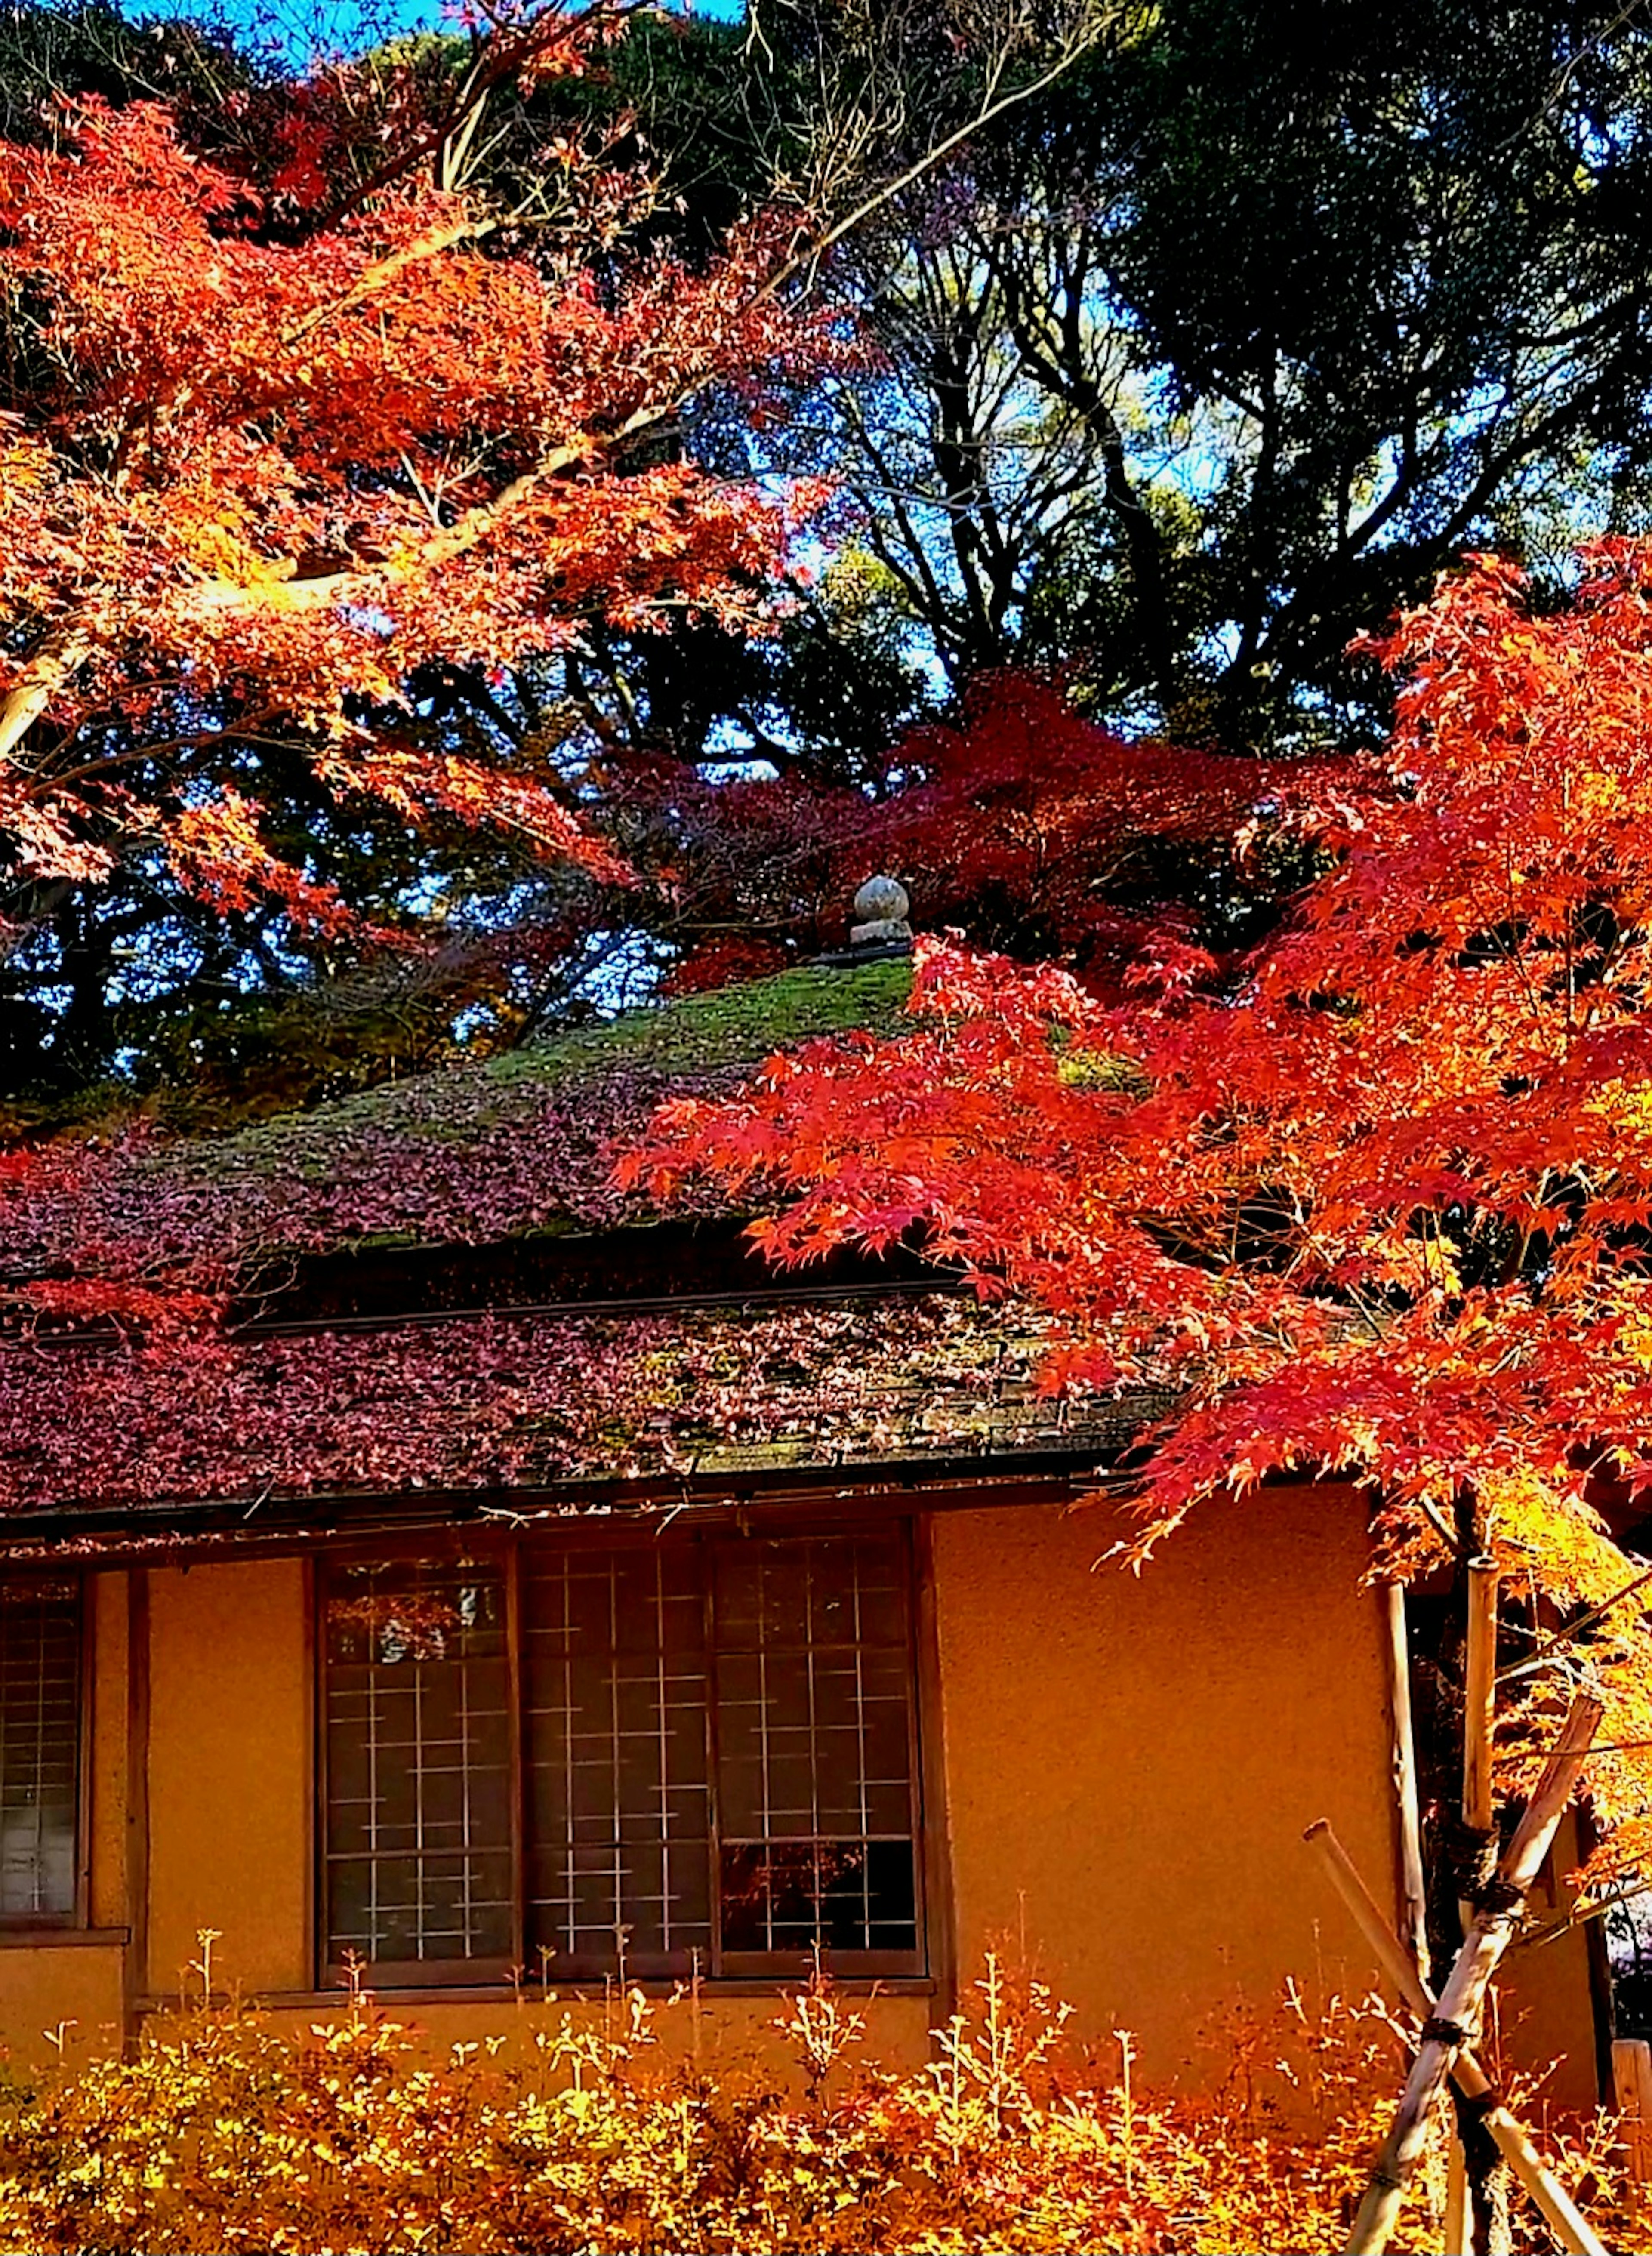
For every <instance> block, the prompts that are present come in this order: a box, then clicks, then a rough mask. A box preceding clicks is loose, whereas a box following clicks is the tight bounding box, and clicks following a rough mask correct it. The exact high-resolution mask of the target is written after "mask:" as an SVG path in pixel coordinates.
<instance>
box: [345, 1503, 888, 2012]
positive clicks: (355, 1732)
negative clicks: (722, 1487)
mask: <svg viewBox="0 0 1652 2256" xmlns="http://www.w3.org/2000/svg"><path fill="white" fill-rule="evenodd" d="M909 1583H910V1575H909V1566H908V1546H907V1533H906V1530H905V1529H904V1527H901V1526H895V1527H894V1528H893V1529H880V1530H879V1531H878V1532H877V1533H868V1534H865V1535H854V1536H834V1537H819V1538H808V1539H801V1540H800V1539H795V1538H793V1539H787V1540H773V1541H770V1540H759V1539H752V1538H737V1537H731V1538H728V1539H719V1540H710V1541H699V1542H684V1543H681V1544H674V1545H665V1544H660V1543H638V1544H635V1545H632V1546H628V1547H624V1548H619V1547H615V1548H611V1549H597V1548H595V1547H590V1548H587V1547H583V1546H581V1545H569V1546H568V1547H565V1548H562V1549H560V1550H556V1551H551V1550H538V1549H525V1550H523V1551H522V1552H520V1553H519V1554H517V1553H514V1552H513V1553H511V1554H508V1555H502V1556H500V1557H499V1558H498V1559H497V1560H494V1561H491V1562H459V1563H457V1564H448V1565H441V1566H438V1565H436V1564H434V1563H429V1562H400V1563H391V1562H375V1563H371V1564H366V1565H362V1566H344V1567H337V1568H335V1569H333V1570H332V1572H331V1575H330V1577H329V1581H328V1594H327V1631H326V1638H325V1650H326V1654H327V1684H326V1696H325V1708H326V1729H327V1754H326V1761H327V1779H326V1805H327V1809H326V1832H327V1844H326V1863H327V1902H328V1914H327V1918H328V1940H327V1956H328V1964H329V1967H330V1968H332V1969H333V1970H335V1971H336V1970H337V1969H338V1968H339V1966H340V1965H341V1964H342V1963H343V1962H344V1960H345V1958H346V1957H347V1956H349V1955H354V1956H357V1957H359V1958H361V1959H363V1960H364V1961H365V1962H367V1963H369V1964H371V1966H372V1968H373V1970H374V1975H375V1978H377V1979H378V1980H379V1981H381V1982H382V1981H385V1980H386V1979H390V1980H394V1979H397V1978H399V1977H400V1975H401V1973H402V1971H403V1970H406V1975H407V1978H410V1979H417V1980H420V1981H430V1980H444V1979H445V1980H454V1979H464V1980H470V1981H485V1980H487V1979H490V1978H498V1977H500V1976H502V1975H503V1973H504V1972H505V1971H506V1970H508V1969H509V1968H510V1967H512V1966H514V1965H520V1966H522V1967H524V1968H525V1969H526V1970H527V1971H528V1972H529V1973H530V1974H533V1975H538V1974H539V1973H540V1971H541V1970H543V1971H545V1972H546V1973H547V1975H548V1976H549V1978H552V1979H557V1978H561V1979H564V1980H567V1979H578V1978H595V1977H599V1976H603V1975H610V1974H613V1973H616V1972H618V1971H619V1970H621V1969H622V1968H623V1969H624V1970H625V1971H626V1972H627V1973H630V1974H634V1975H639V1976H644V1977H646V1976H650V1975H653V1976H666V1977H668V1976H676V1975H684V1974H688V1973H689V1972H691V1971H692V1970H695V1969H696V1968H697V1969H698V1970H700V1971H701V1972H702V1973H704V1974H706V1975H708V1976H711V1977H714V1978H715V1977H716V1976H717V1975H741V1974H745V1975H765V1974H769V1973H787V1974H793V1973H796V1972H797V1971H798V1970H801V1968H802V1967H804V1966H806V1965H807V1964H808V1962H809V1960H810V1958H811V1957H812V1956H813V1955H814V1953H815V1951H816V1950H817V1949H818V1950H819V1951H820V1952H821V1953H822V1956H823V1957H824V1958H825V1959H826V1961H827V1962H828V1963H830V1964H831V1965H833V1966H836V1967H837V1969H838V1970H840V1971H844V1972H861V1973H865V1974H878V1975H898V1974H910V1973H916V1972H920V1971H921V1970H922V1966H923V1957H922V1923H921V1900H920V1897H921V1892H920V1886H919V1834H918V1823H917V1802H918V1794H917V1787H918V1772H917V1760H916V1752H915V1750H916V1728H915V1714H914V1671H913V1637H912V1609H911V1598H910V1589H909Z"/></svg>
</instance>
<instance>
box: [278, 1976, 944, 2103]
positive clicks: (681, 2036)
mask: <svg viewBox="0 0 1652 2256" xmlns="http://www.w3.org/2000/svg"><path fill="white" fill-rule="evenodd" d="M378 2002H379V2004H380V2005H381V2006H383V2008H384V2009H385V2012H386V2013H389V2014H390V2015H391V2017H392V2019H393V2020H398V2021H401V2022H404V2023H406V2024H407V2025H408V2026H409V2027H411V2028H413V2030H415V2031H417V2032H418V2033H419V2034H420V2037H421V2038H423V2039H425V2040H427V2042H428V2045H429V2047H430V2048H431V2049H432V2050H433V2051H436V2052H441V2051H445V2049H446V2048H447V2047H448V2046H449V2045H455V2044H469V2043H476V2042H480V2041H486V2040H488V2039H490V2038H498V2037H499V2036H503V2037H504V2038H505V2047H504V2048H503V2053H502V2057H503V2058H505V2059H506V2060H508V2061H514V2062H524V2061H532V2060H533V2057H534V2056H535V2054H536V2050H537V2046H536V2038H537V2037H538V2036H540V2034H543V2035H544V2036H545V2037H547V2039H548V2038H551V2037H554V2035H555V2034H557V2032H558V2030H559V2028H560V2027H561V2021H562V2018H563V2016H564V2014H565V2013H566V2015H567V2016H568V2020H570V2021H571V2022H572V2023H573V2025H574V2027H575V2028H576V2029H589V2030H591V2031H593V2032H602V2031H604V2029H607V2030H608V2031H610V2032H611V2033H613V2034H619V2033H620V2028H621V2023H620V2019H619V2013H618V2008H617V2007H615V2006H610V2007H607V2008H604V2006H603V2005H602V2004H601V2003H599V2002H597V2001H595V2000H591V1999H573V2000H569V2001H567V2002H563V2001H561V2000H559V1999H557V1998H556V1996H555V1993H554V1992H553V1994H552V1997H551V1999H550V2000H549V2002H548V2003H541V2002H540V1999H539V1998H538V1996H537V1994H533V1993H530V1994H529V1995H526V1996H525V1997H524V1998H523V1999H522V2000H521V2002H520V2003H517V2002H516V2001H514V2000H512V2001H508V2002H506V2003H504V2004H499V2005H488V2004H457V2005H448V2004H430V2003H427V2002H423V2001H421V2002H420V2003H419V2004H418V2005H409V2006H399V2005H398V2004H397V2001H396V1999H395V1998H394V1996H393V1995H386V1996H385V1997H384V1998H382V1999H379V2001H378ZM654 2004H655V2006H656V2011H655V2013H654V2014H653V2020H652V2021H651V2022H650V2024H649V2033H650V2034H651V2036H652V2037H653V2040H654V2044H653V2047H651V2048H650V2049H649V2056H650V2057H651V2058H653V2059H655V2060H658V2061H660V2062H661V2063H664V2062H676V2061H687V2060H691V2059H694V2058H695V2056H696V2055H697V2056H698V2057H699V2058H701V2059H702V2060H704V2061H705V2062H715V2063H716V2066H717V2071H718V2073H719V2074H720V2075H724V2076H730V2075H732V2076H740V2075H746V2076H753V2077H762V2078H763V2079H765V2080H773V2081H776V2082H778V2083H780V2084H781V2085H782V2086H783V2087H790V2086H794V2085H795V2084H796V2083H798V2082H799V2081H800V2069H799V2064H798V2058H797V2054H796V2052H795V2050H794V2048H792V2047H791V2046H789V2045H788V2044H787V2041H786V2040H785V2038H784V2037H783V2035H782V2034H781V2033H780V2030H778V2029H777V2028H776V2027H774V2023H775V2021H776V2020H777V2019H779V2018H780V2017H781V2016H782V2015H783V2014H784V2013H785V2012H786V2011H787V2004H786V2000H785V1999H783V1998H781V1997H779V1996H771V1997H761V1998H726V1997H725V1998H715V1997H710V1998H703V1999H702V2001H701V2006H700V2012H699V2025H698V2027H697V2029H696V2027H695V2015H694V2013H693V2010H692V2008H691V2007H690V2006H689V2003H688V1999H686V1998H684V1999H656V2000H654ZM853 2005H854V2010H855V2011H856V2012H858V2013H863V2014H864V2015H865V2019H866V2022H867V2034H866V2038H865V2043H864V2045H863V2046H862V2048H861V2050H862V2053H863V2054H864V2055H865V2057H866V2058H867V2059H870V2060H875V2061H876V2062H878V2063H879V2065H880V2066H881V2067H885V2068H889V2069H908V2070H910V2069H918V2068H921V2066H922V2064H923V2062H925V2061H927V2060H928V2057H929V2053H930V2044H929V2028H930V2024H931V2023H932V2022H933V2020H935V2002H934V2000H933V1999H929V1998H922V1997H917V1998H914V1997H900V1998H893V1997H885V1998H872V1999H866V1998H857V1999H854V2001H853ZM344 2013H345V2006H344V2003H343V2000H342V1999H339V2000H338V2001H337V2002H336V2004H335V2002H334V2001H332V2000H331V1999H329V2000H328V2001H327V2002H326V2003H325V2004H324V2005H321V2006H317V2005H314V2004H308V2005H305V2006H288V2007H281V2008H278V2009H276V2010H275V2011H274V2012H273V2013H272V2016H271V2018H272V2021H273V2022H274V2023H275V2025H276V2026H277V2027H285V2028H286V2029H288V2030H290V2032H291V2033H292V2034H293V2035H294V2036H303V2035H307V2034H308V2033H309V2031H310V2030H311V2029H312V2028H314V2027H315V2026H316V2024H317V2023H318V2022H320V2021H324V2020H342V2018H343V2016H344Z"/></svg>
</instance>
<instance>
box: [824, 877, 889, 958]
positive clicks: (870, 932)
mask: <svg viewBox="0 0 1652 2256" xmlns="http://www.w3.org/2000/svg"><path fill="white" fill-rule="evenodd" d="M911 908H912V903H911V901H910V900H909V899H908V898H907V889H906V887H905V886H904V885H902V884H901V883H900V879H899V878H884V877H878V878H867V880H866V882H865V885H862V887H861V888H860V891H859V892H858V893H857V894H856V895H855V921H854V923H853V924H851V926H850V927H849V945H848V947H847V948H830V949H828V951H827V952H826V954H825V955H822V956H820V957H819V958H818V959H817V960H818V961H819V962H822V963H869V962H876V961H877V960H878V959H879V957H881V956H893V955H911V953H912V925H911V921H910V912H911Z"/></svg>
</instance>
